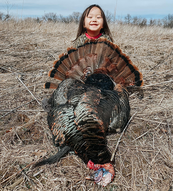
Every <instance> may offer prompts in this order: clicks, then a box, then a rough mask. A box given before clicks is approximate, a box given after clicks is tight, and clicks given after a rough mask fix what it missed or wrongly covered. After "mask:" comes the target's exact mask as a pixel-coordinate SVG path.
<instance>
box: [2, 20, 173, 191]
mask: <svg viewBox="0 0 173 191" xmlns="http://www.w3.org/2000/svg"><path fill="white" fill-rule="evenodd" d="M110 28H111V31H112V34H113V38H114V43H116V44H117V45H118V46H120V48H121V49H122V50H123V52H124V53H126V54H127V55H129V56H130V58H131V59H132V61H133V63H134V64H135V65H137V66H138V67H139V69H140V71H141V72H142V73H143V76H144V86H143V88H142V89H141V90H140V91H133V92H130V105H131V115H134V116H133V119H132V121H131V123H130V125H129V127H128V129H127V131H126V132H125V134H124V135H123V136H122V139H121V142H120V143H119V146H118V150H117V152H116V155H115V169H116V176H115V179H114V181H113V182H112V183H111V184H110V185H108V186H107V187H106V188H100V187H98V186H97V185H94V184H93V183H92V182H89V181H86V180H85V176H86V175H88V174H89V170H88V169H87V167H86V165H85V164H84V163H83V162H82V161H81V160H80V159H79V158H78V157H77V156H75V155H73V154H69V155H68V156H66V157H65V158H63V159H62V160H61V161H60V162H59V163H57V164H53V165H50V166H49V165H47V166H43V167H40V168H36V169H32V164H33V163H34V162H36V161H37V160H38V159H40V158H41V157H45V156H46V157H47V156H49V155H51V154H53V153H55V152H56V151H57V149H56V148H55V147H54V146H53V144H52V139H51V134H50V131H49V129H48V127H47V121H46V117H47V116H46V113H45V112H44V111H43V110H42V108H41V105H40V103H41V101H42V99H43V98H44V97H49V96H50V95H51V93H52V91H49V90H45V89H43V84H44V83H45V82H46V81H47V80H49V79H48V77H47V72H48V71H49V70H50V69H51V67H52V63H53V61H54V60H55V59H58V55H59V54H61V53H62V52H64V51H65V50H66V48H67V47H68V46H71V44H72V43H71V41H72V40H74V38H75V35H76V31H77V25H76V24H72V23H71V24H62V23H56V24H54V23H34V22H33V21H32V20H25V21H12V20H11V21H9V22H0V56H1V60H0V105H1V107H0V136H1V141H0V189H1V190H4V191H5V190H20V191H24V190H29V189H30V190H45V191H47V190H52V191H53V190H63V191H64V190H78V191H79V190H81V191H82V190H83V191H85V190H87V191H89V190H90V191H92V190H110V191H113V190H117V191H118V190H146V191H150V190H154V191H156V190H157V191H163V190H164V191H171V190H173V181H172V180H173V137H172V133H173V93H172V92H173V30H172V29H163V28H162V27H156V26H153V27H146V28H145V27H144V28H140V27H137V26H128V25H111V26H110ZM119 137H120V135H119V134H117V135H111V136H109V137H108V146H109V148H110V150H111V151H114V149H115V147H116V144H117V141H118V139H119Z"/></svg>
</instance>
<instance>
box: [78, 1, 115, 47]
mask: <svg viewBox="0 0 173 191" xmlns="http://www.w3.org/2000/svg"><path fill="white" fill-rule="evenodd" d="M100 37H104V38H107V39H108V40H109V41H112V42H113V39H112V35H111V32H110V30H109V27H108V24H107V21H106V17H105V14H104V12H103V10H102V8H101V7H100V6H99V5H95V4H94V5H90V6H89V7H88V8H86V9H85V11H84V12H83V14H82V16H81V19H80V23H79V28H78V32H77V36H76V39H75V40H74V46H75V47H76V48H77V47H79V46H81V45H83V44H84V42H85V41H86V40H87V39H98V38H100Z"/></svg>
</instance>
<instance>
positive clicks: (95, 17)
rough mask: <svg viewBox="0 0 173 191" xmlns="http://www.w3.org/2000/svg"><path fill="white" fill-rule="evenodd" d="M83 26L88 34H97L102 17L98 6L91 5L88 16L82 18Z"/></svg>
mask: <svg viewBox="0 0 173 191" xmlns="http://www.w3.org/2000/svg"><path fill="white" fill-rule="evenodd" d="M84 28H86V30H87V33H88V34H89V35H90V36H92V37H93V36H97V35H98V34H99V33H100V30H101V29H102V28H103V18H102V15H101V10H100V9H99V8H98V7H93V8H92V9H91V10H90V12H89V14H88V16H86V17H85V20H84Z"/></svg>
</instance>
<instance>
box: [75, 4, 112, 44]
mask: <svg viewBox="0 0 173 191" xmlns="http://www.w3.org/2000/svg"><path fill="white" fill-rule="evenodd" d="M93 7H97V8H99V9H100V11H101V16H102V18H103V28H102V29H101V31H100V32H101V33H104V34H107V35H108V36H109V37H110V39H111V40H112V42H113V38H112V35H111V32H110V30H109V27H108V23H107V21H106V16H105V14H104V12H103V10H102V8H101V7H100V6H99V5H96V4H93V5H90V6H89V7H88V8H86V9H85V11H84V12H83V14H82V16H81V18H80V22H79V28H78V32H77V36H76V39H77V38H78V37H79V36H80V35H81V34H84V33H85V32H86V29H85V28H84V20H85V17H86V16H88V15H89V12H90V10H91V9H92V8H93ZM76 39H75V40H76ZM75 40H74V41H75Z"/></svg>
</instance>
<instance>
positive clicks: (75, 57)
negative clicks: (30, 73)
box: [45, 38, 143, 87]
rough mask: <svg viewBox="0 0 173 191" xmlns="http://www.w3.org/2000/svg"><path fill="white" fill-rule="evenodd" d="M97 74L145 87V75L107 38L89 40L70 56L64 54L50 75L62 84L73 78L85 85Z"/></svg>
mask: <svg viewBox="0 0 173 191" xmlns="http://www.w3.org/2000/svg"><path fill="white" fill-rule="evenodd" d="M94 73H102V74H106V75H108V76H110V77H111V78H112V79H113V80H114V81H115V83H117V84H121V85H122V86H124V87H127V86H134V85H135V86H142V85H143V79H142V74H141V73H140V72H139V70H138V68H137V67H136V66H135V65H134V64H133V63H132V61H131V60H130V58H129V57H128V56H127V55H125V54H124V53H122V51H121V49H120V48H119V47H118V46H117V45H115V44H113V43H112V42H110V41H108V40H107V39H105V38H100V39H97V40H89V39H88V40H86V41H85V43H84V44H83V45H81V46H79V47H78V48H77V49H76V48H73V47H71V48H68V49H67V53H66V54H61V55H60V56H59V60H57V61H55V62H54V69H53V70H51V71H50V72H49V76H50V77H52V78H55V79H58V80H61V81H62V80H64V79H66V78H73V79H77V80H79V81H81V82H83V83H85V80H86V79H87V77H88V76H89V75H91V74H94ZM45 87H47V86H45ZM50 87H55V85H54V86H50Z"/></svg>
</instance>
